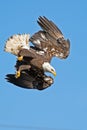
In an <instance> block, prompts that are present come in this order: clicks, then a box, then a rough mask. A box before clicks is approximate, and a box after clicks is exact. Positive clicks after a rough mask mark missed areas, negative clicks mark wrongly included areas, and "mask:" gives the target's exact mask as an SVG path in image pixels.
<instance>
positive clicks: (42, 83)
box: [6, 71, 53, 90]
mask: <svg viewBox="0 0 87 130" xmlns="http://www.w3.org/2000/svg"><path fill="white" fill-rule="evenodd" d="M6 79H7V81H8V82H10V83H12V84H14V85H16V86H18V87H22V88H26V89H38V90H43V89H46V88H48V87H50V86H51V84H53V79H52V78H51V77H50V76H46V75H43V76H40V77H35V75H33V73H32V71H31V72H30V71H29V72H28V71H22V73H21V77H19V78H15V75H14V74H8V75H6Z"/></svg>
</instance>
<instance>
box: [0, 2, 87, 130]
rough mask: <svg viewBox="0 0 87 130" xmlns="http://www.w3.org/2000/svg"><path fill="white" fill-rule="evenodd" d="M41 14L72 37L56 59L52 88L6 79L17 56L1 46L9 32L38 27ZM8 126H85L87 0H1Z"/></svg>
mask: <svg viewBox="0 0 87 130" xmlns="http://www.w3.org/2000/svg"><path fill="white" fill-rule="evenodd" d="M40 15H41V16H46V17H48V18H49V19H51V20H53V21H54V22H55V23H56V25H58V27H59V28H60V29H61V30H62V32H63V34H64V36H65V37H66V38H69V39H70V41H71V49H70V56H69V57H68V58H67V59H66V60H60V59H58V58H54V59H53V60H52V65H53V66H54V67H55V69H56V71H57V76H56V77H55V79H54V80H55V82H54V84H53V85H52V86H51V87H50V88H48V89H46V90H44V91H37V90H26V89H22V88H19V87H16V86H15V85H12V84H10V83H7V82H6V80H5V79H4V78H5V75H6V74H8V73H14V72H15V69H14V64H15V61H16V57H15V56H13V55H11V54H8V53H6V52H4V51H3V49H4V45H5V41H6V40H7V39H8V37H9V36H11V35H13V34H17V33H21V34H22V33H30V34H31V35H32V34H34V33H35V32H36V31H38V30H39V29H40V27H39V26H38V24H37V22H36V21H37V18H38V17H39V16H40ZM52 128H53V129H52ZM54 128H55V129H54ZM10 129H11V130H25V129H28V130H87V1H86V0H72V1H70V0H43V1H42V0H14V1H12V0H7V1H6V0H0V130H10Z"/></svg>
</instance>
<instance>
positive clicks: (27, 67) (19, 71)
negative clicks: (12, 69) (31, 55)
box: [15, 65, 31, 78]
mask: <svg viewBox="0 0 87 130" xmlns="http://www.w3.org/2000/svg"><path fill="white" fill-rule="evenodd" d="M30 68H31V66H30V65H20V66H19V68H18V70H17V72H16V74H15V78H19V77H20V76H21V71H23V70H28V69H30Z"/></svg>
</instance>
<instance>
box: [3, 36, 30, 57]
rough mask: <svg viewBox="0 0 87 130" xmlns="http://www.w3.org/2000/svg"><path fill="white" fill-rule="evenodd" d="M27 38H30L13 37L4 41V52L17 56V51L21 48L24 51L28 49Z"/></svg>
mask: <svg viewBox="0 0 87 130" xmlns="http://www.w3.org/2000/svg"><path fill="white" fill-rule="evenodd" d="M29 38H30V35H29V34H17V35H13V36H11V37H10V38H9V39H8V40H7V41H6V44H5V48H4V50H5V51H6V52H9V53H12V54H14V55H18V53H19V51H20V50H21V49H22V48H26V49H29V48H30V46H29Z"/></svg>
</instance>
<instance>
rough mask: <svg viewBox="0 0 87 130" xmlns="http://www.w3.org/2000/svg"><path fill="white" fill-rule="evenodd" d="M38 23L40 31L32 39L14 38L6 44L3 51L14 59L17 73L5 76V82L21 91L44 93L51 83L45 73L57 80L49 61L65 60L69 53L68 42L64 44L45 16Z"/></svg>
mask: <svg viewBox="0 0 87 130" xmlns="http://www.w3.org/2000/svg"><path fill="white" fill-rule="evenodd" d="M37 23H38V24H39V25H40V27H41V28H42V30H40V31H38V32H36V33H35V34H34V35H33V36H31V37H30V35H29V34H17V35H13V36H11V37H10V38H9V39H8V40H7V41H6V45H5V51H6V52H10V53H12V54H14V55H16V56H17V62H16V65H15V67H16V71H17V72H16V74H8V75H7V78H6V79H7V81H8V82H11V83H13V84H15V85H17V86H21V87H23V88H36V89H38V90H43V89H44V88H47V87H49V86H51V84H52V83H53V82H54V81H53V78H52V77H50V76H47V75H46V74H45V72H50V73H52V74H53V75H54V76H56V71H55V69H54V68H53V66H51V64H50V62H51V59H52V58H53V57H55V56H56V57H58V58H61V59H65V58H67V57H68V55H69V53H70V41H69V39H67V40H66V39H65V38H64V36H63V34H62V32H61V31H60V29H59V28H58V27H57V26H56V25H55V24H54V23H53V22H52V21H50V20H48V19H47V18H46V17H45V16H43V17H41V16H40V17H39V18H38V20H37ZM29 42H32V43H33V46H30V45H29ZM29 86H30V87H29Z"/></svg>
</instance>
